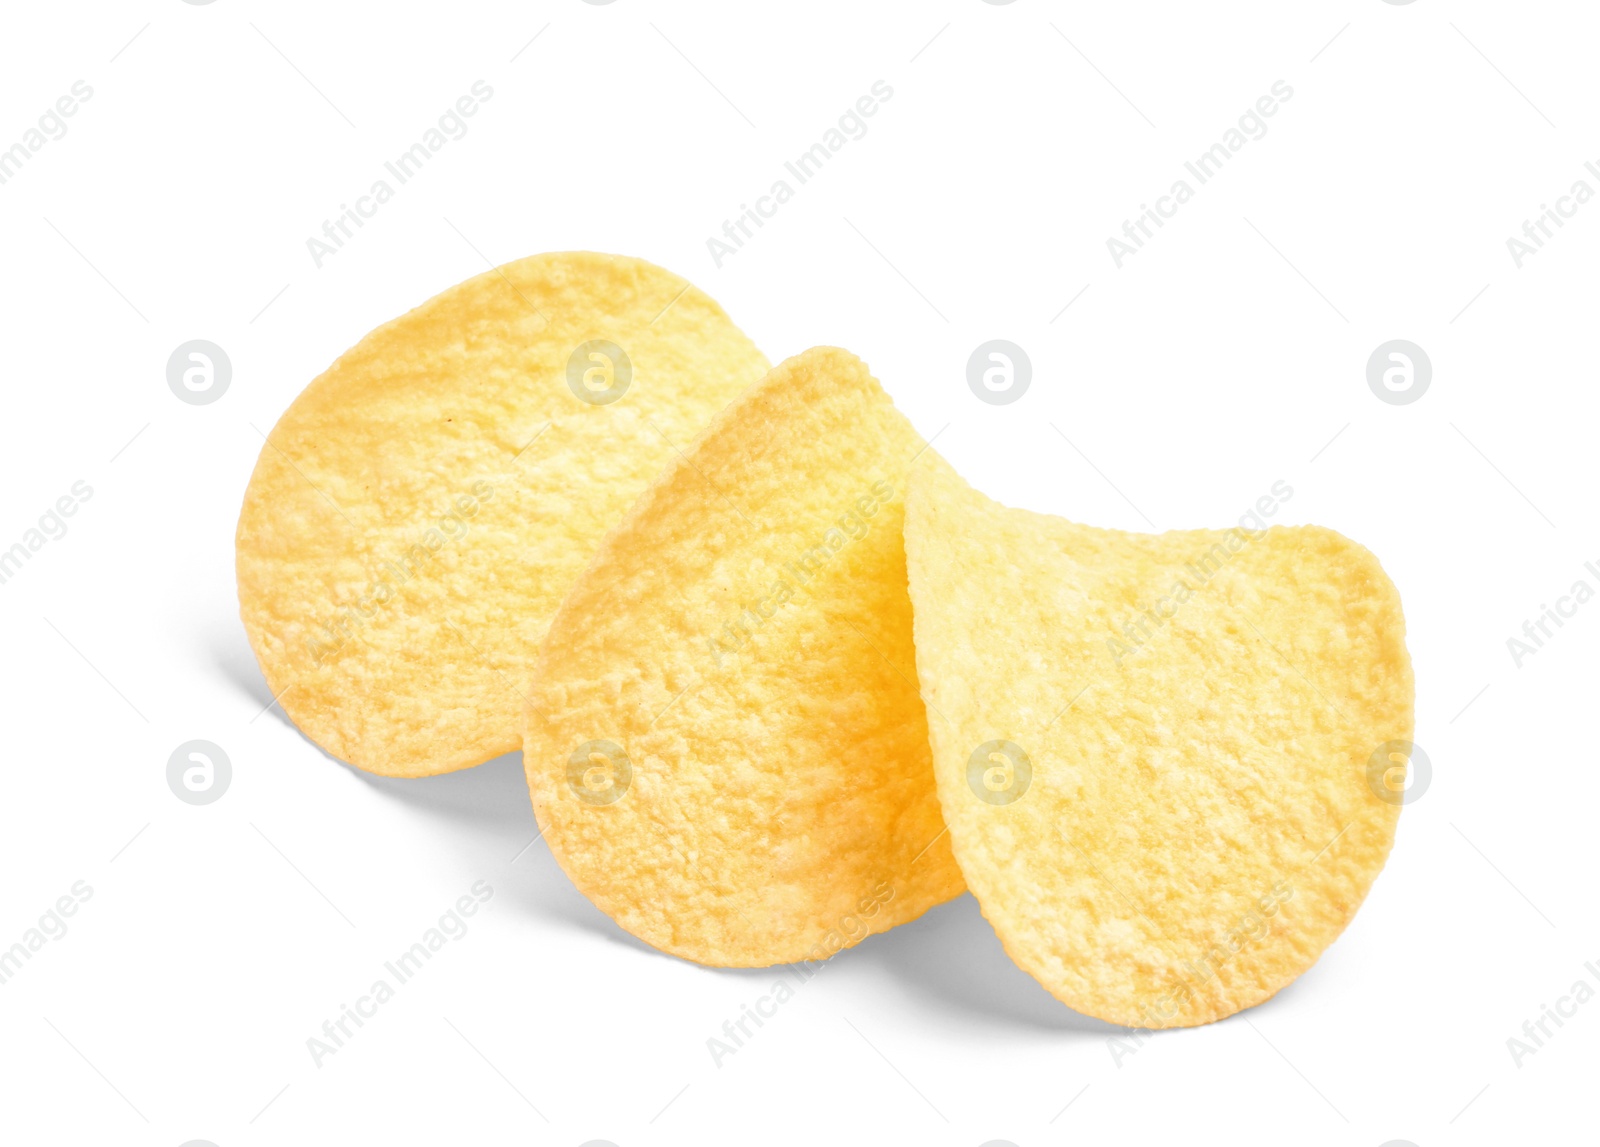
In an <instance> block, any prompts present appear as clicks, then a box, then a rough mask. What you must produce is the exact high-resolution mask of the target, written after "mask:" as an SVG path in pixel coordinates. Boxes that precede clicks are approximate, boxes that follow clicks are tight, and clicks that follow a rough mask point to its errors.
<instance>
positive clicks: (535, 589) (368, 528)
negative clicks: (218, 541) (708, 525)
mask: <svg viewBox="0 0 1600 1147" xmlns="http://www.w3.org/2000/svg"><path fill="white" fill-rule="evenodd" d="M766 370H767V361H766V359H765V358H764V357H763V356H762V354H761V352H760V351H758V350H757V349H756V348H755V347H754V346H753V345H751V343H750V340H749V339H747V338H745V336H744V335H743V334H741V333H740V332H739V330H738V329H737V328H736V327H735V326H734V325H733V323H732V322H730V321H729V319H728V317H727V316H726V315H725V314H724V313H723V312H722V309H721V308H720V307H718V306H717V304H716V303H715V302H713V301H712V300H711V299H709V298H707V297H706V296H705V295H703V294H701V293H700V291H698V290H696V289H695V288H694V287H692V286H690V285H689V284H688V283H687V282H685V281H684V280H683V279H680V278H678V277H677V276H676V275H672V274H669V273H668V272H666V271H663V270H662V269H661V268H659V267H655V266H652V265H651V264H649V263H645V262H643V261H641V260H638V259H628V258H622V257H618V256H612V255H596V254H588V253H575V254H551V255H536V256H534V257H532V258H528V259H522V260H520V261H518V262H515V263H508V264H506V265H505V266H503V267H499V268H496V269H495V270H493V271H489V272H487V273H485V274H482V275H479V276H477V277H476V278H473V279H469V280H467V281H466V282H464V283H461V284H459V285H458V286H455V287H452V288H450V289H449V290H448V291H445V292H444V293H443V294H441V295H438V296H436V297H435V298H433V299H431V300H429V301H428V302H426V303H424V304H423V305H422V306H420V307H418V308H417V309H416V310H414V311H411V312H410V313H409V314H406V315H403V316H401V317H400V318H398V319H395V320H394V321H393V322H390V323H387V324H385V325H384V326H381V327H379V328H378V329H377V330H375V331H373V332H372V333H371V334H369V335H367V337H366V338H364V339H362V340H361V342H360V343H358V344H357V345H356V346H355V347H353V348H352V349H351V350H349V351H347V352H345V354H344V355H342V356H341V357H340V358H339V360H338V361H337V362H335V363H334V364H333V366H331V367H330V368H329V369H328V370H327V371H326V372H325V373H324V374H322V375H321V376H320V377H319V378H317V379H316V380H314V381H313V382H312V383H311V385H310V386H308V387H306V389H305V391H304V392H303V393H302V394H301V395H300V396H299V397H298V398H297V399H295V401H294V403H293V404H292V405H291V406H290V407H289V409H288V410H287V411H286V412H285V413H284V415H283V417H282V418H281V419H279V421H278V424H277V426H276V427H274V428H273V431H272V433H271V434H270V435H268V436H267V441H266V444H265V445H264V446H263V447H262V450H261V456H260V458H259V459H258V460H257V462H256V468H255V473H254V474H253V475H252V476H251V479H250V487H249V489H248V490H247V491H246V492H245V498H244V508H243V510H242V511H241V513H240V515H239V530H238V539H237V567H238V579H239V605H240V613H241V614H242V616H243V618H244V623H245V629H246V631H247V632H248V633H249V635H250V644H251V646H252V647H253V648H254V649H255V653H256V658H257V659H258V660H259V661H260V663H261V669H262V672H263V673H264V674H265V675H266V679H267V684H268V686H269V687H270V688H271V690H272V692H273V694H274V695H275V696H277V697H278V700H279V703H280V704H282V706H283V708H284V710H285V711H286V712H287V713H288V714H289V716H290V717H292V718H293V719H294V721H295V723H296V724H297V725H299V726H300V728H301V730H303V731H304V732H305V733H306V735H307V736H309V737H311V738H312V739H313V740H314V741H316V742H317V743H318V744H319V745H321V746H322V747H323V748H325V749H326V750H327V751H328V752H330V753H332V754H333V755H335V756H337V757H339V758H341V759H342V760H345V761H349V762H350V763H351V764H354V765H359V766H360V767H361V768H363V769H368V770H370V771H372V772H375V773H383V774H386V775H389V776H407V777H415V776H430V775H432V774H435V773H442V772H448V771H450V770H452V769H460V768H465V767H467V766H469V765H475V764H478V763H480V762H482V761H485V760H488V759H489V758H490V757H493V756H495V755H497V754H499V753H504V752H508V751H510V750H512V749H515V748H516V747H517V745H518V741H519V734H520V730H521V724H522V719H521V712H522V708H523V706H524V704H525V702H524V689H525V687H526V677H527V674H528V671H529V668H530V665H529V663H530V662H531V660H532V656H533V651H534V650H536V649H537V648H538V643H539V641H540V639H541V638H542V637H543V636H544V631H545V628H546V626H547V625H548V624H549V621H550V618H551V617H552V616H553V615H554V613H555V610H556V606H557V605H558V604H560V601H561V598H562V596H563V595H564V594H565V593H566V591H567V589H568V587H569V586H570V585H571V584H572V581H573V579H574V578H575V577H577V575H578V574H579V572H580V571H581V570H582V569H583V567H584V565H585V564H586V563H587V562H588V560H589V558H590V557H592V556H593V554H594V551H595V549H596V548H597V547H598V546H599V543H600V539H601V537H602V535H603V534H604V533H605V531H606V530H607V529H608V528H610V527H611V526H613V525H615V524H616V522H617V521H618V520H619V519H620V518H621V517H622V515H623V513H624V512H625V511H626V510H627V508H628V507H629V506H630V505H632V503H633V502H634V500H635V499H636V498H637V497H638V496H639V494H640V493H641V492H642V491H643V490H644V489H645V488H646V487H647V486H648V485H649V484H650V482H651V481H652V480H653V479H654V478H655V477H656V475H657V474H658V473H659V472H660V470H661V468H662V466H663V465H664V464H665V463H666V461H667V460H668V459H669V458H675V457H676V456H677V446H678V445H682V444H687V443H688V442H689V441H690V440H692V439H693V437H694V436H695V435H696V434H698V433H699V432H700V431H701V430H703V429H704V428H705V426H706V425H707V424H708V423H709V422H710V421H711V417H712V415H714V414H715V413H716V412H717V411H718V410H720V409H721V408H722V407H723V406H725V405H727V403H728V402H729V401H731V400H732V399H733V397H734V396H735V395H737V394H738V393H739V392H740V391H741V390H743V389H744V388H746V387H747V386H748V385H749V384H750V383H752V382H755V381H756V380H757V379H759V378H760V377H761V376H762V375H763V374H764V373H765V372H766Z"/></svg>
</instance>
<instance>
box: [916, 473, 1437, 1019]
mask: <svg viewBox="0 0 1600 1147" xmlns="http://www.w3.org/2000/svg"><path fill="white" fill-rule="evenodd" d="M1291 492H1292V491H1291ZM906 548H907V561H908V567H909V573H910V579H911V597H912V601H913V603H914V606H915V631H916V656H917V669H918V673H919V675H920V678H921V681H922V687H923V690H924V696H925V697H926V698H927V703H928V722H929V728H930V733H931V736H932V741H933V754H934V769H935V773H936V775H937V781H938V791H939V800H940V804H941V806H942V808H943V811H944V818H945V821H946V823H947V824H948V825H949V828H950V836H951V838H952V840H953V842H954V849H955V855H956V859H957V861H958V862H959V864H960V867H961V870H962V873H963V874H964V876H965V877H966V880H967V884H968V886H969V887H970V888H971V889H972V892H973V894H974V895H975V896H976V897H977V899H978V901H979V903H980V904H981V905H982V908H983V912H984V915H985V916H986V917H987V918H988V919H989V921H990V923H991V924H993V926H994V929H995V932H996V933H997V934H998V935H999V937H1000V939H1001V941H1002V942H1003V943H1004V945H1005V947H1006V950H1007V951H1008V952H1009V953H1010V954H1011V957H1012V958H1013V959H1014V960H1015V961H1016V962H1017V963H1018V964H1019V965H1021V966H1022V967H1023V968H1024V969H1026V970H1027V971H1028V972H1029V973H1031V974H1032V975H1033V976H1034V977H1035V978H1036V979H1038V980H1039V982H1040V983H1042V984H1043V985H1044V986H1045V987H1046V988H1048V989H1049V990H1050V991H1051V992H1052V993H1053V994H1054V995H1055V996H1056V997H1057V998H1059V999H1060V1000H1062V1001H1063V1002H1065V1003H1067V1004H1068V1005H1070V1006H1071V1007H1073V1008H1075V1009H1077V1010H1078V1011H1080V1012H1084V1013H1087V1014H1089V1015H1093V1016H1097V1017H1099V1018H1101V1019H1104V1020H1109V1021H1111V1022H1113V1023H1118V1024H1125V1025H1128V1026H1130V1027H1138V1028H1157V1027H1179V1026H1188V1025H1193V1024H1201V1023H1207V1022H1209V1021H1212V1020H1216V1019H1220V1018H1222V1017H1224V1016H1227V1015H1230V1014H1232V1013H1234V1012H1236V1011H1238V1010H1240V1009H1241V1008H1246V1007H1249V1006H1251V1005H1252V1004H1256V1003H1259V1002H1261V1001H1262V1000H1265V999H1267V998H1268V997H1270V996H1271V995H1273V994H1274V993H1275V992H1277V991H1278V990H1279V989H1280V988H1282V987H1283V986H1284V985H1286V984H1288V983H1289V982H1290V981H1291V980H1293V979H1294V978H1295V977H1296V976H1298V975H1299V974H1300V973H1301V972H1303V971H1305V970H1306V969H1307V968H1308V967H1310V966H1311V964H1312V963H1314V962H1315V961H1316V959H1317V957H1318V956H1319V955H1320V954H1321V953H1322V951H1323V949H1324V948H1326V947H1327V946H1328V944H1330V943H1331V942H1332V941H1333V940H1334V939H1335V938H1336V937H1337V936H1338V935H1339V933H1340V932H1341V931H1342V930H1343V929H1344V927H1345V925H1346V924H1347V923H1348V922H1349V921H1350V918H1351V917H1352V915H1353V914H1354V913H1355V911H1356V908H1357V907H1358V906H1359V905H1360V903H1361V901H1362V899H1363V898H1364V897H1365V896H1366V893H1367V890H1368V888H1369V887H1370V886H1371V884H1372V881H1373V879H1374V878H1375V877H1376V876H1377V874H1378V871H1379V870H1380V869H1381V868H1382V867H1383V863H1384V860H1385V858H1386V857H1387V856H1388V853H1389V849H1390V846H1391V844H1392V842H1393V839H1394V831H1395V825H1396V821H1397V818H1398V816H1399V812H1400V807H1399V803H1398V794H1397V793H1396V792H1395V791H1394V789H1395V787H1396V782H1397V780H1398V778H1399V774H1395V775H1393V776H1390V777H1389V779H1388V784H1387V786H1378V787H1374V786H1373V785H1371V784H1369V781H1368V775H1369V761H1371V760H1372V759H1374V754H1375V753H1377V752H1378V751H1379V750H1385V751H1384V752H1383V753H1382V756H1383V758H1384V760H1385V765H1386V767H1385V769H1384V770H1380V771H1382V772H1392V770H1391V769H1389V768H1388V767H1387V762H1388V761H1390V760H1396V759H1398V760H1400V761H1403V760H1404V758H1403V757H1400V758H1393V757H1390V756H1389V755H1388V752H1387V747H1388V743H1389V742H1393V741H1402V742H1408V741H1409V739H1410V737H1411V725H1412V676H1411V666H1410V661H1409V658H1408V656H1407V654H1406V649H1405V642H1404V622H1403V620H1402V617H1401V613H1400V601H1399V597H1398V595H1397V594H1396V592H1395V589H1394V586H1393V585H1392V584H1391V583H1390V581H1389V579H1388V578H1387V577H1386V576H1385V575H1384V573H1383V571H1382V570H1381V569H1380V568H1379V566H1378V563H1377V560H1376V559H1375V558H1373V556H1372V555H1371V554H1370V553H1368V552H1367V551H1366V550H1365V549H1363V548H1362V547H1360V546H1358V545H1356V544H1355V543H1353V542H1351V541H1349V540H1347V539H1346V538H1343V537H1341V536H1340V535H1338V534H1336V533H1333V532H1332V531H1330V530H1325V529H1321V528H1317V527H1282V526H1277V527H1273V528H1271V529H1255V528H1254V527H1249V528H1237V529H1234V530H1227V531H1209V530H1192V531H1174V532H1171V533H1166V534H1159V535H1147V534H1129V533H1121V532H1117V531H1112V530H1101V529H1094V528H1091V527H1087V526H1080V525H1076V524H1074V523H1072V522H1068V521H1066V520H1064V519H1061V518H1055V517H1050V516H1047V515H1042V514H1035V513H1029V512H1026V511H1022V510H1013V509H1008V508H1006V507H1003V506H1001V505H999V504H998V503H996V502H993V501H991V500H989V499H988V498H986V497H984V496H983V495H982V494H979V493H977V492H976V491H974V490H973V489H972V488H971V487H969V486H968V485H967V484H966V483H965V482H964V481H963V480H962V479H961V478H960V477H959V476H958V475H957V474H956V473H955V471H954V470H952V469H951V468H950V467H949V466H948V465H947V464H946V463H945V462H944V461H943V460H941V459H939V458H938V457H936V456H935V455H934V454H933V452H931V451H930V452H929V453H928V454H927V455H925V456H924V457H923V458H922V459H921V460H919V462H918V464H917V466H916V468H915V473H914V474H913V476H912V485H911V489H910V493H909V494H908V502H907V509H906ZM1406 751H1407V752H1409V748H1407V750H1406ZM1380 787H1381V788H1384V789H1385V792H1386V794H1387V796H1386V797H1384V796H1380V795H1379V789H1380Z"/></svg>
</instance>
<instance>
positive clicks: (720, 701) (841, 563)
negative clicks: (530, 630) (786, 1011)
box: [523, 347, 962, 967]
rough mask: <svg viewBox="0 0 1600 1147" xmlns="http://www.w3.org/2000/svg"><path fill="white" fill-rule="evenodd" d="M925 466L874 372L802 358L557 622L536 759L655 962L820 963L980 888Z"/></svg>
mask: <svg viewBox="0 0 1600 1147" xmlns="http://www.w3.org/2000/svg"><path fill="white" fill-rule="evenodd" d="M924 448H925V444H924V442H923V441H922V439H921V438H920V437H919V436H918V435H917V433H916V432H915V431H914V430H913V429H912V427H911V425H910V423H909V422H907V421H906V419H905V418H904V417H903V416H902V415H901V414H900V413H899V412H898V411H896V410H895V409H894V406H893V404H892V403H891V402H890V400H889V398H888V396H887V395H886V394H884V392H883V391H882V389H881V388H880V387H879V386H878V384H877V382H876V381H875V380H874V379H873V378H872V377H871V375H869V374H868V373H867V370H866V368H865V367H864V366H863V365H862V363H861V362H860V360H858V359H856V358H855V357H854V356H853V355H850V354H848V353H847V352H845V351H841V350H836V349H832V348H825V347H824V348H816V349H813V350H810V351H807V352H806V353H804V354H802V355H799V356H797V357H795V358H792V359H789V360H788V361H786V362H784V363H782V364H780V365H779V366H778V367H777V368H776V369H774V370H773V371H772V373H771V374H770V375H768V376H767V378H766V379H764V380H763V381H762V382H761V383H760V384H759V385H757V386H755V387H753V388H751V389H750V390H749V391H747V392H746V393H745V394H743V395H742V396H741V397H740V398H739V399H738V400H736V402H735V403H734V404H733V405H732V406H730V407H729V409H728V410H727V411H725V412H724V413H723V414H722V415H721V416H719V417H718V419H717V420H716V421H715V422H714V423H713V424H712V426H711V428H710V429H709V430H708V431H707V432H706V433H705V435H704V436H703V437H702V438H701V439H700V440H699V441H698V442H697V443H695V444H694V445H693V447H692V448H691V449H688V450H687V453H686V456H685V457H684V458H682V459H680V460H679V461H678V462H677V464H676V465H674V466H673V467H672V468H671V469H670V470H668V472H667V473H666V474H665V475H664V476H663V477H662V479H661V480H660V481H659V482H658V483H657V484H656V485H655V486H653V487H652V488H651V489H650V490H649V492H648V493H646V494H645V496H644V497H643V498H642V499H641V500H640V503H639V505H638V506H636V507H635V508H634V509H633V511H631V512H630V514H629V516H628V518H627V519H626V521H625V522H624V523H623V525H621V526H620V527H619V528H618V529H617V531H616V532H614V533H613V534H611V535H610V536H609V537H608V538H607V539H606V541H605V543H604V545H603V546H602V547H601V549H600V552H599V553H598V554H597V555H596V557H595V560H594V562H593V564H592V565H591V566H590V567H589V569H588V570H586V571H585V572H584V574H583V575H582V576H581V577H580V578H579V580H578V583H577V585H576V586H575V588H574V589H573V592H572V594H571V595H570V596H569V597H568V599H567V600H566V602H565V603H563V605H562V607H561V609H560V611H559V612H558V613H557V615H556V619H555V621H554V622H553V623H552V624H551V628H550V633H549V636H548V638H547V640H546V642H545V645H544V648H543V651H542V653H541V657H540V662H539V667H538V670H537V672H536V675H535V679H534V684H533V687H532V704H531V705H530V708H529V714H528V725H527V732H526V735H525V738H524V744H523V757H524V761H525V762H526V765H527V772H528V782H529V787H530V789H531V791H532V794H533V801H534V809H535V812H536V814H537V816H538V820H539V825H540V828H541V830H542V831H543V832H544V838H545V840H547V841H548V842H549V844H550V848H551V851H552V852H553V853H554V854H555V856H556V858H557V860H558V861H560V863H561V865H562V867H563V868H565V869H566V871H567V873H568V874H569V875H570V876H571V877H572V880H573V882H574V883H575V884H576V885H577V886H578V887H579V888H580V889H581V890H582V891H583V892H584V893H585V894H587V895H588V896H589V898H590V899H591V900H593V901H594V902H595V903H596V904H597V905H599V907H600V908H601V909H602V910H604V911H605V912H606V913H608V914H609V915H610V916H612V917H613V918H614V919H615V920H616V921H617V922H618V923H619V924H621V925H622V926H623V927H624V928H626V929H627V930H628V931H630V932H632V933H633V934H634V935H636V936H638V937H640V938H641V939H643V940H646V941H647V942H649V943H651V944H653V945H655V946H656V947H657V948H660V949H662V950H664V951H667V952H671V953H673V954H675V955H679V956H683V957H686V958H688V959H691V960H696V961H699V962H701V963H707V964H717V965H724V966H734V967H760V966H765V965H769V964H775V963H784V962H790V961H794V960H802V959H804V960H817V959H822V958H825V957H827V956H830V955H832V954H833V953H835V952H837V951H838V950H840V949H841V948H844V947H848V946H850V945H852V944H855V943H856V942H858V941H859V940H861V939H862V938H864V937H865V936H867V935H870V934H872V933H876V932H881V931H884V930H885V929H887V928H890V927H892V926H894V925H896V924H899V923H902V922H904V921H907V920H910V919H913V918H914V917H916V916H919V915H921V914H922V913H923V912H924V911H926V910H927V909H928V908H931V907H932V906H934V905H935V904H938V903H940V902H942V901H944V900H947V899H949V898H951V897H952V896H955V895H956V894H958V893H959V892H960V891H961V889H962V883H961V877H960V874H959V872H958V871H957V870H956V867H955V863H954V861H953V860H952V858H951V855H950V847H949V836H948V834H946V833H944V831H943V824H942V822H941V821H940V818H939V809H938V804H937V800H936V798H935V796H934V790H933V774H932V768H931V762H930V758H929V746H928V734H927V721H926V717H925V715H924V712H923V706H922V702H921V700H920V698H919V696H918V691H917V687H916V684H915V680H916V674H915V670H914V667H913V651H912V645H911V602H910V599H909V597H908V596H907V593H906V571H905V551H904V543H903V535H902V525H903V518H904V497H905V484H906V475H907V471H908V467H909V466H910V464H911V462H912V460H913V459H914V458H915V457H916V456H917V454H918V453H919V452H921V451H922V450H923V449H924Z"/></svg>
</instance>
